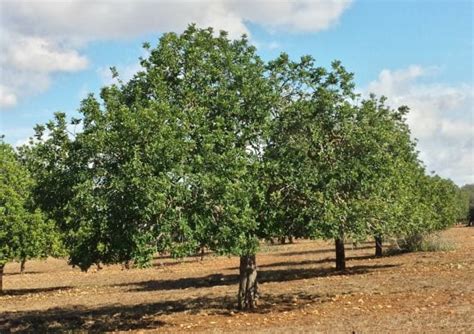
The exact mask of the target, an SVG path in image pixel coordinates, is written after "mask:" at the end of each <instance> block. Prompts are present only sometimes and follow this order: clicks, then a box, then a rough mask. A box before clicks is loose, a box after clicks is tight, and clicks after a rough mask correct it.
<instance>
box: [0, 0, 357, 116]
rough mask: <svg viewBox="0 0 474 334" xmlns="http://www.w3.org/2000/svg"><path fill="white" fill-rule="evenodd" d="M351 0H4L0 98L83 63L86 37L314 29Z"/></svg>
mask: <svg viewBox="0 0 474 334" xmlns="http://www.w3.org/2000/svg"><path fill="white" fill-rule="evenodd" d="M351 1H352V0H301V1H291V0H279V1H273V0H254V1H250V0H243V1H239V0H199V1H198V0H188V1H178V0H175V1H173V0H156V1H150V0H136V1H128V0H127V1H126V0H97V1H91V0H48V1H31V0H3V1H2V2H1V3H0V6H1V8H0V21H1V22H2V29H3V30H2V31H0V34H1V37H2V46H1V49H0V53H1V54H2V56H0V57H1V58H0V66H1V67H2V73H1V74H2V75H1V84H2V85H3V86H4V88H2V90H1V91H0V103H1V104H0V106H3V107H7V106H13V105H15V104H16V102H17V101H18V100H19V99H20V98H21V96H23V95H26V94H31V93H38V92H41V91H43V90H45V89H46V88H47V87H48V84H49V81H50V79H51V74H52V73H54V72H73V71H79V70H81V69H84V68H85V67H86V66H87V59H86V58H85V56H83V55H81V54H80V52H79V50H80V49H81V47H83V46H85V45H86V44H87V43H88V42H90V41H94V40H107V39H118V38H126V37H134V36H138V35H140V34H145V33H150V32H163V31H181V30H183V29H184V28H185V27H186V26H187V25H188V24H189V23H190V22H194V23H196V24H198V25H199V26H212V27H215V28H216V29H223V30H226V31H228V32H229V33H230V36H231V37H232V38H235V37H239V36H241V35H242V34H247V35H249V30H248V27H247V25H248V23H253V24H257V25H260V26H262V27H264V28H266V29H271V30H281V29H284V30H291V31H311V32H316V31H320V30H323V29H327V28H329V27H330V26H331V25H333V24H335V23H337V21H338V19H339V18H340V16H341V15H342V13H343V12H344V11H345V10H346V9H347V8H348V7H349V5H350V3H351ZM5 72H7V73H5ZM17 73H20V75H16V74H17ZM29 74H31V76H35V78H36V79H38V80H39V81H40V83H41V84H40V85H38V86H37V88H36V89H32V88H33V87H31V84H29V83H28V80H27V81H25V80H24V77H25V76H28V75H29ZM39 74H41V75H42V77H41V78H39Z"/></svg>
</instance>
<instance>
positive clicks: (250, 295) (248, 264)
mask: <svg viewBox="0 0 474 334" xmlns="http://www.w3.org/2000/svg"><path fill="white" fill-rule="evenodd" d="M257 299H258V283H257V260H256V256H255V255H247V256H241V257H240V284H239V295H238V300H239V305H238V306H239V309H253V308H255V307H256V306H257Z"/></svg>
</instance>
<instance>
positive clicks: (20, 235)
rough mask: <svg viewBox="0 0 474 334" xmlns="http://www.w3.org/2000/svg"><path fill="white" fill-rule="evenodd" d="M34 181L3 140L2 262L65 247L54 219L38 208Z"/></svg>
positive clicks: (0, 166) (0, 148)
mask: <svg viewBox="0 0 474 334" xmlns="http://www.w3.org/2000/svg"><path fill="white" fill-rule="evenodd" d="M33 186H34V182H33V180H32V178H31V177H30V175H29V173H28V171H27V170H26V168H24V167H23V166H22V165H21V164H20V162H19V161H18V158H17V156H16V153H15V151H14V150H13V148H12V147H11V146H10V145H8V144H6V143H4V142H3V140H2V141H0V265H2V266H3V265H4V264H5V263H7V262H9V261H13V260H26V259H30V258H44V257H46V256H48V255H52V254H58V253H60V252H61V249H62V246H61V242H60V238H59V234H58V232H57V229H56V226H55V224H54V222H53V221H51V220H48V219H46V218H45V216H44V215H43V213H42V212H41V211H40V210H39V209H37V208H35V203H34V202H33V200H32V196H31V189H32V187H33Z"/></svg>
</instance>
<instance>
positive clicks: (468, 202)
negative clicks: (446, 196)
mask: <svg viewBox="0 0 474 334" xmlns="http://www.w3.org/2000/svg"><path fill="white" fill-rule="evenodd" d="M459 197H460V206H459V219H460V220H467V222H468V226H474V184H465V185H463V186H462V187H461V188H460V189H459Z"/></svg>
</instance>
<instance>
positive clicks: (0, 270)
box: [0, 264, 5, 293]
mask: <svg viewBox="0 0 474 334" xmlns="http://www.w3.org/2000/svg"><path fill="white" fill-rule="evenodd" d="M4 267H5V266H4V265H3V264H2V265H0V293H2V292H3V268H4Z"/></svg>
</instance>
